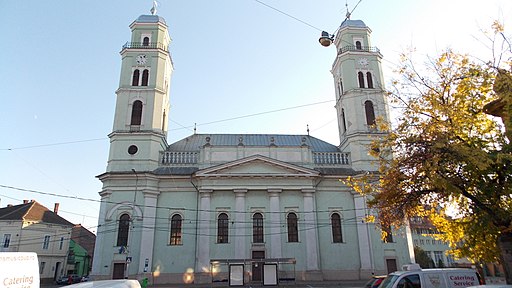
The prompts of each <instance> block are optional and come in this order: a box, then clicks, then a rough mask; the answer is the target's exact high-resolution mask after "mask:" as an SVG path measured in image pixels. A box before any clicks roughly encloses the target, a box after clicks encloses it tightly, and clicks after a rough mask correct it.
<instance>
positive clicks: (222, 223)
mask: <svg viewBox="0 0 512 288" xmlns="http://www.w3.org/2000/svg"><path fill="white" fill-rule="evenodd" d="M228 230H229V218H228V214H226V213H220V214H219V217H218V218H217V243H228Z"/></svg>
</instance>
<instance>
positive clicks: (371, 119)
mask: <svg viewBox="0 0 512 288" xmlns="http://www.w3.org/2000/svg"><path fill="white" fill-rule="evenodd" d="M364 111H365V112H366V125H368V126H373V125H375V110H374V109H373V103H372V101H370V100H366V101H365V102H364Z"/></svg>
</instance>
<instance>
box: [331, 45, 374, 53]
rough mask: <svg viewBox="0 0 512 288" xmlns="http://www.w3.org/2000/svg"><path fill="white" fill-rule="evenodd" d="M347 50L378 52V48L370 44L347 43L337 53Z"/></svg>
mask: <svg viewBox="0 0 512 288" xmlns="http://www.w3.org/2000/svg"><path fill="white" fill-rule="evenodd" d="M348 51H358V52H380V50H379V48H377V47H371V46H354V45H348V46H343V47H341V48H340V50H339V51H338V55H339V54H343V53H345V52H348Z"/></svg>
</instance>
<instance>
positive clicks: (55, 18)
mask: <svg viewBox="0 0 512 288" xmlns="http://www.w3.org/2000/svg"><path fill="white" fill-rule="evenodd" d="M261 2H264V3H265V4H267V5H269V6H272V7H274V8H275V9H278V10H280V11H282V12H284V13H287V14H289V15H292V16H293V17H295V18H297V19H300V20H301V21H302V22H301V21H298V20H296V19H294V18H292V17H289V16H287V15H284V14H283V13H280V12H278V11H276V10H274V9H271V8H269V7H267V6H265V5H263V4H261V3H259V1H255V0H231V1H228V0H216V1H207V0H187V1H168V0H161V1H159V4H160V5H159V7H158V15H160V16H162V17H164V18H165V20H166V22H167V25H168V26H169V33H170V35H171V38H172V40H173V41H172V43H171V48H170V50H171V53H172V58H173V61H174V65H175V71H174V74H173V76H172V80H171V95H170V97H171V111H170V113H169V118H170V120H169V121H170V122H169V137H168V141H169V143H172V142H174V141H176V140H179V139H182V138H184V137H186V136H188V135H190V134H192V133H193V126H194V123H197V132H198V133H279V134H306V125H309V127H310V134H311V135H313V136H315V137H317V138H320V139H323V140H325V141H327V142H330V143H332V144H335V145H337V144H338V143H339V139H338V130H337V126H336V125H337V124H336V113H335V110H334V108H333V106H334V88H333V83H332V76H331V74H330V68H331V65H332V63H333V60H334V57H335V54H336V51H335V49H334V48H333V47H329V48H323V47H321V46H320V45H319V44H318V37H319V35H320V31H319V30H317V29H316V28H318V29H320V30H326V31H328V32H330V33H333V32H334V31H335V30H336V28H337V27H338V26H339V25H340V23H341V22H342V21H343V19H344V18H345V13H346V8H345V1H339V0H338V1H334V0H318V1H311V0H261ZM358 2H359V0H348V6H349V9H350V10H352V9H353V8H354V6H356V4H357V3H358ZM151 6H152V1H151V0H137V1H135V0H122V1H121V0H109V1H99V0H93V1H85V0H74V1H63V0H61V1H57V0H55V1H36V0H26V1H20V0H1V1H0V27H2V40H0V55H1V66H0V67H1V68H0V87H1V90H0V95H1V96H0V99H2V106H1V108H0V109H1V121H0V129H1V131H2V134H1V135H2V136H1V137H0V139H1V140H0V185H2V186H0V207H4V206H6V205H7V204H20V203H21V201H22V200H23V199H35V200H37V201H39V202H40V203H42V204H43V205H45V206H46V207H48V208H50V209H52V208H53V204H54V203H55V202H59V203H60V212H59V214H60V215H61V216H63V217H64V218H66V219H68V220H69V221H71V222H73V223H82V224H83V225H84V226H85V227H88V228H90V230H91V231H96V228H95V227H96V225H97V220H96V218H97V215H98V212H99V203H98V202H95V201H99V199H100V198H99V196H98V192H99V191H100V190H101V182H100V181H99V180H97V179H96V178H95V176H96V175H99V174H101V173H103V172H105V168H106V161H107V157H108V149H109V141H108V138H107V135H108V134H109V133H110V132H111V130H112V124H113V113H114V105H115V90H116V89H117V87H118V83H119V73H120V64H121V61H120V60H121V59H120V55H119V51H120V50H121V47H122V45H123V44H124V43H125V42H127V41H128V40H129V39H130V29H129V27H128V26H129V25H130V23H132V22H133V21H134V20H135V19H136V18H137V17H138V16H139V15H141V14H149V9H150V8H151ZM511 15H512V1H510V0H500V1H498V0H486V1H473V0H465V1H462V0H452V1H445V0H428V1H427V0H415V1H410V0H388V1H382V0H362V1H361V2H360V3H359V5H358V6H357V7H356V9H355V10H354V12H353V14H352V19H360V20H363V21H364V22H365V23H366V24H367V25H368V26H369V27H370V28H371V29H372V31H373V33H372V42H373V43H372V45H373V46H377V47H378V48H379V49H380V50H381V52H382V54H383V55H384V62H383V66H384V76H385V78H386V80H387V81H386V82H387V83H389V81H390V80H391V79H392V78H393V76H394V75H393V73H392V70H393V67H395V65H396V64H397V63H398V59H399V57H398V54H399V53H400V52H403V51H405V50H406V49H407V47H411V46H412V47H416V48H417V50H418V52H417V54H416V57H417V59H420V60H421V59H426V56H427V55H430V56H435V55H437V54H438V53H439V52H440V51H442V50H443V49H445V48H447V47H452V48H454V49H455V50H457V51H460V52H467V53H470V54H474V55H481V57H482V58H484V59H488V58H489V56H490V53H489V51H488V50H487V49H486V48H485V46H484V45H483V44H482V43H481V42H480V41H479V40H478V39H476V38H479V39H482V38H483V36H482V33H481V32H480V30H482V29H489V27H490V24H491V23H492V20H493V19H498V20H503V19H506V18H509V19H510V16H511ZM303 22H305V23H307V24H309V25H307V24H305V23H303ZM510 24H512V23H509V22H506V21H505V27H506V28H508V25H510ZM311 26H313V27H311ZM508 31H509V32H510V31H512V30H511V29H508ZM475 37H476V38H475ZM318 102H325V103H323V104H317V105H310V104H312V103H318ZM297 106H304V107H301V108H294V109H288V108H293V107H297ZM275 110H282V111H280V112H274V113H264V114H261V115H258V116H252V117H245V118H239V119H236V120H231V121H221V122H216V121H220V120H227V119H232V118H237V117H241V116H246V115H252V114H259V113H263V112H268V111H275ZM211 122H216V123H213V124H207V123H211ZM63 143H67V144H63ZM5 186H10V187H15V188H16V189H12V188H6V187H5ZM20 189H27V190H34V191H37V192H39V193H36V192H26V191H22V190H20ZM46 194H57V195H61V196H51V195H46ZM64 196H65V197H64ZM66 197H70V198H66ZM75 197H76V198H75ZM79 198H86V199H92V200H95V201H87V200H83V199H79Z"/></svg>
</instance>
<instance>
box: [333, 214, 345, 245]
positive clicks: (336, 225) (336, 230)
mask: <svg viewBox="0 0 512 288" xmlns="http://www.w3.org/2000/svg"><path fill="white" fill-rule="evenodd" d="M331 229H332V242H334V243H342V242H343V234H342V232H341V216H340V214H338V213H332V215H331Z"/></svg>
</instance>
